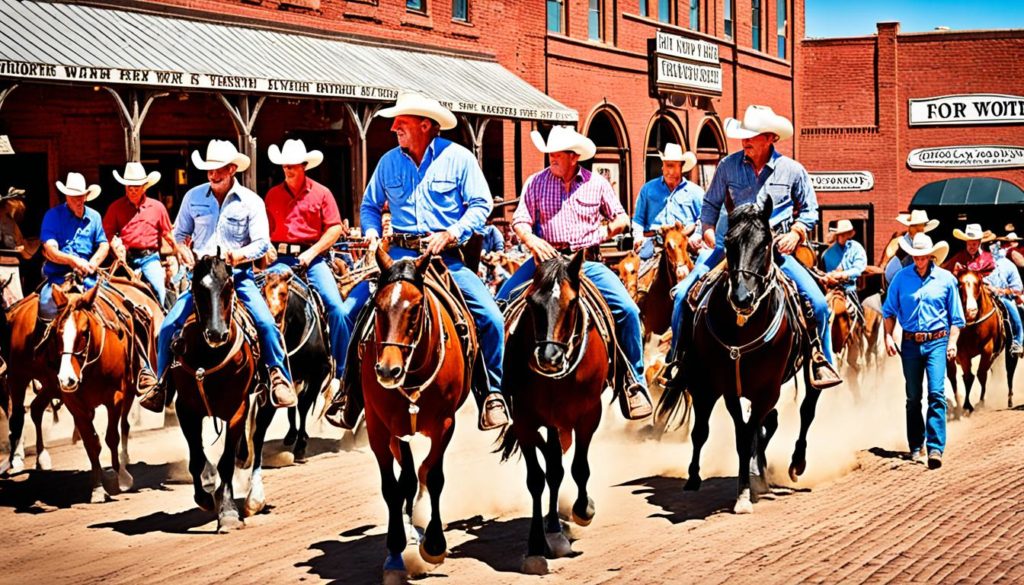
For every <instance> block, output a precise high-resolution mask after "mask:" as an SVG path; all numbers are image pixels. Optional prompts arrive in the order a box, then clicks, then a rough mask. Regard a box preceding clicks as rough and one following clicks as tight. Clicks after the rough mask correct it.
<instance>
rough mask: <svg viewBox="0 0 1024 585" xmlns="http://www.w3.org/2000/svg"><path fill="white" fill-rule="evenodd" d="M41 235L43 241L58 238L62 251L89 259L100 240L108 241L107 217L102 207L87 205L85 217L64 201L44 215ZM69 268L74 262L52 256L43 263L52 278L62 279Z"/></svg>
mask: <svg viewBox="0 0 1024 585" xmlns="http://www.w3.org/2000/svg"><path fill="white" fill-rule="evenodd" d="M39 239H40V241H42V242H43V244H45V243H46V242H54V243H56V244H57V249H58V250H60V251H61V252H63V253H65V254H70V255H72V256H78V257H79V258H81V259H82V260H85V261H88V260H89V259H90V258H92V255H93V254H95V253H96V250H97V249H99V247H100V244H104V243H106V241H107V236H106V234H105V233H104V231H103V218H101V217H100V214H99V212H98V211H96V210H95V209H93V208H91V207H89V206H86V207H85V212H84V213H82V217H78V216H76V215H75V214H74V212H72V211H71V208H69V207H68V205H67V203H61V204H60V205H58V206H56V207H53V208H51V209H50V210H49V211H47V212H46V215H44V216H43V224H42V227H41V228H40V230H39ZM69 272H71V267H70V266H67V265H64V264H57V263H55V262H50V261H49V260H47V261H46V262H44V263H43V274H44V275H46V277H47V278H49V279H51V280H59V279H60V278H61V277H63V276H65V275H67V274H68V273H69Z"/></svg>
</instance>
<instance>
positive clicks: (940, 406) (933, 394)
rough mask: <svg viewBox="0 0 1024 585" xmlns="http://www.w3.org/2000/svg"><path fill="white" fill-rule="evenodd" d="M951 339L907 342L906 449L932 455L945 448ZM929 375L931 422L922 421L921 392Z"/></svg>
mask: <svg viewBox="0 0 1024 585" xmlns="http://www.w3.org/2000/svg"><path fill="white" fill-rule="evenodd" d="M948 342H949V338H948V337H943V338H942V339H934V340H932V341H928V342H926V343H917V342H914V341H904V342H903V345H902V349H901V351H902V360H903V377H904V378H906V380H907V445H908V446H909V447H910V450H911V451H915V450H917V449H920V448H921V445H922V444H923V445H925V447H927V448H928V450H929V451H931V450H932V449H938V450H939V451H943V450H945V448H946V393H945V383H946V348H947V347H948ZM926 373H927V374H928V421H927V425H926V424H925V420H924V419H923V418H922V417H921V398H922V396H921V391H922V387H923V384H924V376H925V374H926Z"/></svg>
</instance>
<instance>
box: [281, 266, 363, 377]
mask: <svg viewBox="0 0 1024 585" xmlns="http://www.w3.org/2000/svg"><path fill="white" fill-rule="evenodd" d="M325 258H326V257H325V256H323V255H321V256H317V257H316V259H314V260H313V262H312V263H311V264H310V265H309V268H308V269H307V270H306V282H308V283H309V286H310V287H311V288H313V289H315V290H316V292H317V293H319V295H320V298H321V299H322V300H323V302H324V310H325V312H326V313H327V325H328V326H329V327H330V334H331V355H333V356H334V364H335V367H334V372H335V377H337V378H341V374H342V373H343V372H344V371H345V357H346V356H347V355H348V351H347V350H348V340H349V337H351V336H352V335H351V333H352V329H351V327H349V324H348V321H347V320H346V319H345V311H344V309H343V307H342V304H341V294H340V293H339V292H338V283H337V281H336V280H334V273H333V272H331V268H330V266H328V265H327V261H326V259H325ZM298 262H299V260H298V258H296V257H295V256H280V257H278V259H277V262H275V263H274V264H273V266H271V267H270V268H269V269H268V270H267V271H268V272H271V271H283V270H284V268H285V267H287V268H291V267H293V266H295V265H296V264H298Z"/></svg>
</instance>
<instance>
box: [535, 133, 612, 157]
mask: <svg viewBox="0 0 1024 585" xmlns="http://www.w3.org/2000/svg"><path fill="white" fill-rule="evenodd" d="M530 139H531V140H533V145H534V146H536V147H537V150H539V151H541V152H543V153H545V154H551V153H552V152H565V151H567V150H571V151H572V152H575V153H576V154H578V155H580V160H587V159H590V158H593V157H594V153H596V152H597V145H595V144H594V141H593V140H591V139H589V138H587V137H586V136H584V135H582V134H580V133H579V132H577V131H576V130H574V129H573V128H572V127H571V126H554V127H552V128H551V132H550V133H548V141H547V143H546V144H545V143H544V137H543V136H541V135H540V132H537V131H536V130H534V131H533V132H530Z"/></svg>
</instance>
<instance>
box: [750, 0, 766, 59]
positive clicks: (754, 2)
mask: <svg viewBox="0 0 1024 585" xmlns="http://www.w3.org/2000/svg"><path fill="white" fill-rule="evenodd" d="M761 18H762V8H761V0H751V2H750V41H751V42H750V44H751V46H752V47H753V48H754V50H755V51H762V50H763V49H762V47H763V46H764V44H763V41H764V39H763V38H761V36H762V35H761V30H762V29H761Z"/></svg>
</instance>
